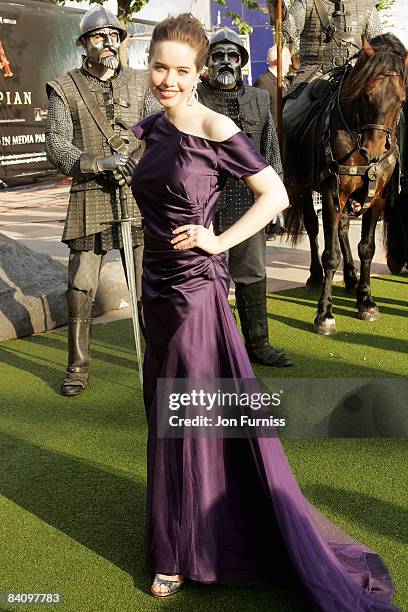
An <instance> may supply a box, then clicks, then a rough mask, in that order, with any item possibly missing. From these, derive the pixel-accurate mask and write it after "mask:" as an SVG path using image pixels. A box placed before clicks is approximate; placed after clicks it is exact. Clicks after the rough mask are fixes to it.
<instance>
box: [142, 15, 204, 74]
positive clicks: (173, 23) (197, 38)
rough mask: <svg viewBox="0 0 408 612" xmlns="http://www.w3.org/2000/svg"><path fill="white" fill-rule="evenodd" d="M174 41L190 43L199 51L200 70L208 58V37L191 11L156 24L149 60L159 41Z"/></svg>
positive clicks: (198, 66)
mask: <svg viewBox="0 0 408 612" xmlns="http://www.w3.org/2000/svg"><path fill="white" fill-rule="evenodd" d="M166 41H174V42H178V43H182V44H185V45H189V46H190V47H191V48H192V49H194V51H195V52H196V53H197V57H196V61H195V64H196V67H197V70H198V71H200V70H201V69H202V68H203V66H204V65H205V62H206V60H207V54H208V47H209V43H208V38H207V35H206V33H205V30H204V28H203V26H202V25H201V23H200V22H199V20H198V19H197V18H196V17H194V15H192V14H191V13H181V15H177V17H167V19H164V20H163V21H161V22H160V23H158V24H157V25H156V27H155V28H154V30H153V33H152V39H151V42H150V48H149V62H150V60H151V58H152V55H153V51H154V47H155V45H156V44H157V43H159V42H166Z"/></svg>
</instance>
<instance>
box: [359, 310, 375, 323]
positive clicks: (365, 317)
mask: <svg viewBox="0 0 408 612" xmlns="http://www.w3.org/2000/svg"><path fill="white" fill-rule="evenodd" d="M357 317H358V318H359V319H361V320H362V321H378V319H379V318H380V312H379V310H378V308H367V309H366V310H359V311H358V314H357Z"/></svg>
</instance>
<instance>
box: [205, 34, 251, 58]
mask: <svg viewBox="0 0 408 612" xmlns="http://www.w3.org/2000/svg"><path fill="white" fill-rule="evenodd" d="M223 42H230V43H233V44H234V45H236V46H237V47H238V48H239V50H240V53H241V58H242V60H241V66H245V64H247V63H248V60H249V55H248V51H247V50H246V49H245V47H244V45H243V44H242V40H241V37H240V36H239V34H237V33H236V32H234V30H231V29H230V28H227V27H226V26H224V27H223V28H220V29H219V30H217V31H216V32H214V34H213V35H212V36H211V37H210V46H209V52H210V53H211V48H212V47H214V45H217V44H218V43H223Z"/></svg>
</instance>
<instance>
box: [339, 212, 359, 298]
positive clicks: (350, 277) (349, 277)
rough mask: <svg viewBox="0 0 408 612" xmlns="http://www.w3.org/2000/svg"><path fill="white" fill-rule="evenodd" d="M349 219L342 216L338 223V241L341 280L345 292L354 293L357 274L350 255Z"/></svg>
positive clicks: (344, 215)
mask: <svg viewBox="0 0 408 612" xmlns="http://www.w3.org/2000/svg"><path fill="white" fill-rule="evenodd" d="M349 228H350V217H349V216H348V214H347V213H345V214H343V215H342V216H341V218H340V223H339V240H340V248H341V253H342V255H343V278H344V285H345V287H346V290H347V291H350V292H352V291H354V289H355V288H356V287H357V285H358V278H357V272H356V269H355V267H354V261H353V256H352V254H351V248H350V242H349V235H348V234H349Z"/></svg>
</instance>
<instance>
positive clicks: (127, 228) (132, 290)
mask: <svg viewBox="0 0 408 612" xmlns="http://www.w3.org/2000/svg"><path fill="white" fill-rule="evenodd" d="M120 226H121V230H122V241H123V251H124V254H125V264H126V275H127V281H128V287H129V296H130V308H131V312H132V321H133V333H134V336H135V347H136V357H137V364H138V368H139V379H140V384H141V385H143V368H142V347H141V343H140V326H139V311H138V308H137V293H136V278H135V262H134V255H133V241H132V225H131V222H130V221H122V222H121V224H120Z"/></svg>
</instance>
